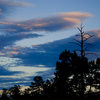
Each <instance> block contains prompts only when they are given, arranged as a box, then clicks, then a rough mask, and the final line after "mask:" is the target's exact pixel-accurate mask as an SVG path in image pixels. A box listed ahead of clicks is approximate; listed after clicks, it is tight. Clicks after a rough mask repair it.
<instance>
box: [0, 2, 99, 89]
mask: <svg viewBox="0 0 100 100" xmlns="http://www.w3.org/2000/svg"><path fill="white" fill-rule="evenodd" d="M99 6H100V0H76V1H75V0H0V88H4V87H6V86H12V85H14V84H21V85H22V86H23V85H27V84H29V83H28V82H30V81H32V77H33V76H34V75H47V77H51V76H50V75H51V74H52V73H53V70H54V68H55V64H56V61H57V60H58V58H57V57H58V55H59V53H60V52H61V51H63V50H64V49H66V46H65V45H66V44H65V40H66V41H68V38H70V37H71V36H74V35H75V34H77V33H78V30H77V27H78V26H79V25H80V24H81V23H83V25H85V28H84V30H85V31H88V32H90V33H93V34H95V37H96V39H95V40H93V41H95V42H96V43H98V44H99V42H100V41H99V37H100V23H99V20H100V13H99V9H100V8H99ZM93 41H92V42H93ZM96 47H97V46H96ZM96 47H95V49H94V51H95V52H99V51H98V48H96ZM71 49H73V47H71ZM57 51H58V52H57ZM48 72H49V74H48ZM47 77H46V78H47ZM24 83H25V84H24ZM7 84H8V85H7Z"/></svg>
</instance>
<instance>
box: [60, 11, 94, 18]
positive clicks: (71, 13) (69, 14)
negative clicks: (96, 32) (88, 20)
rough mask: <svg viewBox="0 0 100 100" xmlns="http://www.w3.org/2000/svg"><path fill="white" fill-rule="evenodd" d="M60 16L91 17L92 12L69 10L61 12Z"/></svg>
mask: <svg viewBox="0 0 100 100" xmlns="http://www.w3.org/2000/svg"><path fill="white" fill-rule="evenodd" d="M59 15H60V16H62V17H63V16H66V17H91V16H93V15H92V14H89V13H83V12H68V13H66V12H65V13H60V14H59Z"/></svg>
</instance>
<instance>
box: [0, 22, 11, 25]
mask: <svg viewBox="0 0 100 100" xmlns="http://www.w3.org/2000/svg"><path fill="white" fill-rule="evenodd" d="M0 24H5V25H6V24H7V25H9V24H10V25H11V24H13V23H12V22H0Z"/></svg>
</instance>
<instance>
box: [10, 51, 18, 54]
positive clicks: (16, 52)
mask: <svg viewBox="0 0 100 100" xmlns="http://www.w3.org/2000/svg"><path fill="white" fill-rule="evenodd" d="M10 54H19V52H18V51H10Z"/></svg>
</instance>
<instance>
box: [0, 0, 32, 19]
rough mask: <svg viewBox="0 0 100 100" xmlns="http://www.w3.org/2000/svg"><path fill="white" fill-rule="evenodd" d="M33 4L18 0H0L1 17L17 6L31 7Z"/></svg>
mask: <svg viewBox="0 0 100 100" xmlns="http://www.w3.org/2000/svg"><path fill="white" fill-rule="evenodd" d="M29 6H32V4H29V3H26V2H21V1H16V0H0V18H2V17H4V16H5V15H7V14H8V13H9V12H11V11H13V10H15V8H16V7H29Z"/></svg>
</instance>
